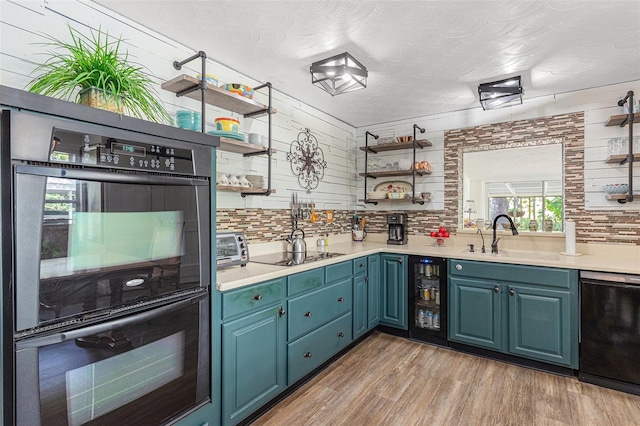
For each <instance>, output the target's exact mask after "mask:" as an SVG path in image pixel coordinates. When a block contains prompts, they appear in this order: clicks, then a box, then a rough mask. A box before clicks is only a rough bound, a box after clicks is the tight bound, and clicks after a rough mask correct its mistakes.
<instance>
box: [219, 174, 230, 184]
mask: <svg viewBox="0 0 640 426" xmlns="http://www.w3.org/2000/svg"><path fill="white" fill-rule="evenodd" d="M218 184H219V185H229V177H228V176H227V175H220V176H218Z"/></svg>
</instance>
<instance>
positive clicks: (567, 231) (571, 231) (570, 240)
mask: <svg viewBox="0 0 640 426" xmlns="http://www.w3.org/2000/svg"><path fill="white" fill-rule="evenodd" d="M564 236H565V253H567V254H575V253H576V223H575V222H574V221H572V220H568V221H566V222H565V224H564Z"/></svg>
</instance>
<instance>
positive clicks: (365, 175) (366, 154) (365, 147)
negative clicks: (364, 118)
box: [364, 130, 378, 205]
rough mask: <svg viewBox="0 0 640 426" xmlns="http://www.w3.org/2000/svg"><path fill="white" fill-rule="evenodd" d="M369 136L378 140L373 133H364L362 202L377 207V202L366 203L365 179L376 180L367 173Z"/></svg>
mask: <svg viewBox="0 0 640 426" xmlns="http://www.w3.org/2000/svg"><path fill="white" fill-rule="evenodd" d="M369 136H371V137H372V138H374V139H378V135H374V134H373V133H371V132H370V131H368V130H367V131H366V132H364V202H365V203H370V204H374V205H377V204H378V203H377V202H375V203H374V202H371V201H368V199H367V179H368V178H369V177H371V178H373V179H375V178H376V177H375V176H371V175H369V171H368V168H369V150H370V149H371V148H369ZM371 152H374V153H375V151H371Z"/></svg>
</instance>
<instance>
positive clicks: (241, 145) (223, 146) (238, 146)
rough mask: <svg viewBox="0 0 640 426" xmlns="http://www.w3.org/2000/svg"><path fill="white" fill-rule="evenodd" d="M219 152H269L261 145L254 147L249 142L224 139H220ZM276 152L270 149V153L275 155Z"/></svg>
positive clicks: (245, 153) (244, 153)
mask: <svg viewBox="0 0 640 426" xmlns="http://www.w3.org/2000/svg"><path fill="white" fill-rule="evenodd" d="M218 149H219V150H221V151H227V152H233V153H235V154H243V155H247V154H251V155H255V154H267V153H268V152H269V148H268V147H266V146H262V145H256V144H253V143H249V142H241V141H238V140H235V139H229V138H225V137H220V147H219V148H218ZM275 152H276V150H275V149H272V150H271V153H272V154H273V153H275Z"/></svg>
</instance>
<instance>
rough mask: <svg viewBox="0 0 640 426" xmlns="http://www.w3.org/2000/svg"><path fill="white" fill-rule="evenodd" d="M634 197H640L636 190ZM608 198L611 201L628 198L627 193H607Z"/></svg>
mask: <svg viewBox="0 0 640 426" xmlns="http://www.w3.org/2000/svg"><path fill="white" fill-rule="evenodd" d="M633 197H634V198H636V197H638V198H640V194H639V193H636V192H634V193H633ZM605 198H606V199H607V200H610V201H618V200H626V199H627V194H607V195H606V197H605Z"/></svg>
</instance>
